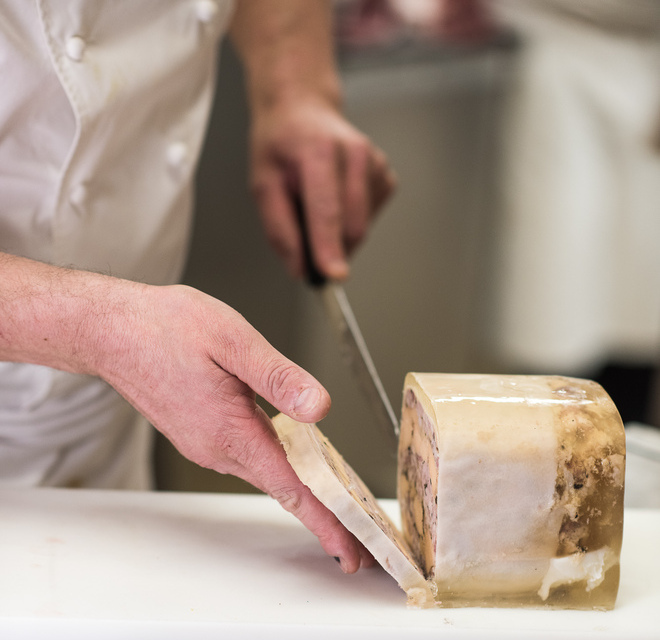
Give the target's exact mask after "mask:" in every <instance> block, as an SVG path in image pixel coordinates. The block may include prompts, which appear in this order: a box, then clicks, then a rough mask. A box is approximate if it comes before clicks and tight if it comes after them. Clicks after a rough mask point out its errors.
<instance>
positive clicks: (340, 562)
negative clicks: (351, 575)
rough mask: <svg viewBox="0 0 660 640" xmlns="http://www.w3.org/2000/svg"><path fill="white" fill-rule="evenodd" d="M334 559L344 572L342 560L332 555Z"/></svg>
mask: <svg viewBox="0 0 660 640" xmlns="http://www.w3.org/2000/svg"><path fill="white" fill-rule="evenodd" d="M333 557H334V559H335V560H336V561H337V562H338V563H339V568H340V569H341V570H342V571H343V572H344V573H346V568H345V567H344V563H343V562H342V559H341V558H340V557H339V556H333Z"/></svg>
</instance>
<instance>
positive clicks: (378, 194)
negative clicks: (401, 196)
mask: <svg viewBox="0 0 660 640" xmlns="http://www.w3.org/2000/svg"><path fill="white" fill-rule="evenodd" d="M396 187H397V177H396V174H395V173H394V171H393V170H392V168H391V167H390V166H389V164H388V162H387V158H386V156H385V154H384V153H383V152H382V151H380V150H378V152H377V153H376V154H374V156H373V158H372V160H371V198H372V201H371V211H372V215H375V214H376V213H378V211H379V210H380V209H381V208H382V206H383V205H384V204H385V202H387V200H388V199H389V198H390V197H391V196H392V194H393V193H394V191H395V190H396Z"/></svg>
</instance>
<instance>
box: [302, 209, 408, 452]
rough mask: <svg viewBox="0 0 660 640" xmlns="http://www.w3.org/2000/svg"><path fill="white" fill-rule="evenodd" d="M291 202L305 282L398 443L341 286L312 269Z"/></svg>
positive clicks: (393, 420)
mask: <svg viewBox="0 0 660 640" xmlns="http://www.w3.org/2000/svg"><path fill="white" fill-rule="evenodd" d="M294 202H295V206H296V214H297V216H298V221H299V224H300V229H301V232H302V238H303V252H304V259H305V269H306V279H307V282H308V284H309V285H310V286H311V287H312V289H313V290H315V291H316V292H317V294H318V296H319V297H320V298H321V302H322V305H323V308H324V309H325V313H326V316H327V317H328V319H329V321H330V326H331V327H332V329H333V331H334V333H335V336H336V338H337V341H338V343H339V349H340V353H341V355H342V358H343V360H344V361H345V362H346V364H347V365H348V366H349V367H350V368H351V369H352V371H353V373H354V375H355V378H356V380H357V382H358V384H359V386H360V388H361V390H362V393H363V395H364V397H365V399H366V400H367V401H368V403H369V406H370V408H371V410H372V413H373V415H374V417H375V418H376V421H377V424H378V425H379V427H380V428H381V429H382V430H383V431H384V432H385V433H386V435H387V437H388V438H390V439H393V440H394V442H395V443H398V441H399V421H398V419H397V417H396V414H395V413H394V410H393V409H392V405H391V404H390V400H389V398H388V396H387V393H386V392H385V388H384V387H383V383H382V382H381V379H380V376H379V375H378V371H377V369H376V366H375V365H374V362H373V359H372V357H371V354H370V353H369V349H368V348H367V343H366V342H365V340H364V337H363V336H362V332H361V331H360V327H359V325H358V322H357V319H356V318H355V314H354V313H353V309H352V307H351V304H350V302H349V300H348V297H347V296H346V292H345V291H344V287H343V286H342V285H341V284H340V283H339V282H336V281H333V280H329V279H328V278H326V277H325V275H323V274H322V273H321V272H320V271H319V270H318V269H317V268H316V265H315V262H314V259H313V256H312V250H311V245H310V242H309V236H308V233H307V225H306V222H305V216H304V211H303V208H302V202H301V201H300V198H294Z"/></svg>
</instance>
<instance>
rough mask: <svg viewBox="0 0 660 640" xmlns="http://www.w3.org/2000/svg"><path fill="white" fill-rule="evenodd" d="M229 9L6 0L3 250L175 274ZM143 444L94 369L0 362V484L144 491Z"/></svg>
mask: <svg viewBox="0 0 660 640" xmlns="http://www.w3.org/2000/svg"><path fill="white" fill-rule="evenodd" d="M231 8H232V2H231V0H196V1H190V0H167V1H163V0H107V1H106V0H98V1H95V2H88V1H85V0H69V1H67V2H60V1H59V0H36V1H32V2H27V1H26V0H5V1H4V2H3V4H2V13H1V15H0V87H1V90H0V250H1V251H5V252H8V253H12V254H17V255H22V256H25V257H29V258H33V259H37V260H42V261H44V262H48V263H52V264H55V265H59V266H73V267H75V268H80V269H88V270H93V271H101V272H105V273H109V274H112V275H115V276H119V277H123V278H129V279H133V280H140V281H143V282H148V283H151V284H171V283H174V282H176V281H177V280H178V279H179V277H180V275H181V272H182V269H183V265H184V261H185V256H186V250H187V245H188V237H189V229H190V223H191V212H192V204H193V175H194V170H195V167H196V164H197V160H198V157H199V153H200V149H201V146H202V142H203V137H204V133H205V130H206V126H207V121H208V115H209V111H210V106H211V101H212V98H213V93H214V88H215V72H216V61H217V48H218V43H219V40H220V37H221V35H222V33H223V31H224V30H225V28H226V25H227V23H228V20H229V16H230V13H231ZM0 312H1V310H0ZM150 438H151V436H150V432H149V427H148V425H147V424H146V422H145V421H144V420H143V419H142V418H141V417H140V416H138V415H137V414H136V412H135V411H134V410H133V409H132V408H131V407H130V406H129V405H128V404H127V403H126V402H125V401H124V400H123V399H122V398H121V397H120V396H119V395H118V394H117V393H116V392H115V391H114V390H112V389H111V388H110V387H108V386H107V385H106V384H104V383H103V382H101V381H99V380H97V379H95V378H90V377H87V376H79V375H73V374H69V373H65V372H61V371H55V370H52V369H48V368H46V367H38V366H34V365H26V364H17V363H1V364H0V484H2V485H11V484H14V485H22V486H27V485H59V486H61V485H64V486H67V485H73V486H93V487H117V488H119V487H122V488H146V487H147V486H148V485H149V482H150V481H149V476H150V474H149V468H148V461H149V453H150V451H149V441H150Z"/></svg>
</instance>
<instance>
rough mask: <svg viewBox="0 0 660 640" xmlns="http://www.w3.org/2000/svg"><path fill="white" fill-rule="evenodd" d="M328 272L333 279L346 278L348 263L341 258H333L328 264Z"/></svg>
mask: <svg viewBox="0 0 660 640" xmlns="http://www.w3.org/2000/svg"><path fill="white" fill-rule="evenodd" d="M328 274H329V275H330V277H331V278H333V279H334V280H346V278H348V274H349V268H348V264H347V263H346V262H344V261H343V260H333V261H332V262H331V263H330V264H329V265H328Z"/></svg>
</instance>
